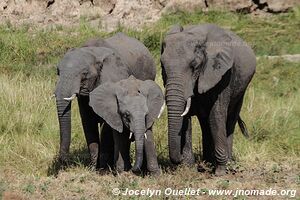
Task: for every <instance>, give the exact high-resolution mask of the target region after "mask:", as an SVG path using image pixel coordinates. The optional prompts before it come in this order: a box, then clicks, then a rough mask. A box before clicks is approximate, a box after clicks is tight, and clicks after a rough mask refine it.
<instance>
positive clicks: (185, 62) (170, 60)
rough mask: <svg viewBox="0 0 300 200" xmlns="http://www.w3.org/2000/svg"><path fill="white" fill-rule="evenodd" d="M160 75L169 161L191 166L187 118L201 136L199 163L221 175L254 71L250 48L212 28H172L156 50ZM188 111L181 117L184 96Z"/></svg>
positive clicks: (239, 121)
mask: <svg viewBox="0 0 300 200" xmlns="http://www.w3.org/2000/svg"><path fill="white" fill-rule="evenodd" d="M161 54H162V55H161V66H162V77H163V80H164V85H165V87H166V103H167V108H168V142H169V155H170V159H171V161H172V162H173V163H175V164H179V163H187V164H191V163H194V155H193V152H192V136H191V131H192V130H191V116H193V115H196V116H197V117H198V120H199V123H200V125H201V129H202V134H203V137H202V138H203V141H202V143H203V159H204V160H205V161H208V162H211V163H213V164H214V165H215V167H216V170H215V173H216V174H217V175H222V174H224V173H225V165H226V163H227V162H228V160H230V159H231V158H232V141H233V132H234V128H235V124H236V122H238V123H239V125H240V128H241V130H242V132H243V133H244V134H247V130H246V127H245V124H244V122H243V121H242V120H241V118H240V117H239V113H240V110H241V106H242V102H243V97H244V94H245V90H246V88H247V86H248V84H249V82H250V81H251V79H252V76H253V75H254V73H255V68H256V59H255V55H254V53H253V51H252V49H251V48H250V47H249V46H247V45H246V44H245V43H243V41H242V40H241V39H240V38H239V37H238V36H237V35H235V34H234V33H232V32H230V31H226V30H224V29H222V28H220V27H218V26H216V25H213V24H203V25H198V26H189V27H185V28H183V27H181V26H179V25H175V26H173V27H172V28H171V30H170V31H169V32H168V33H167V35H166V36H165V39H164V41H163V44H162V52H161ZM189 97H191V107H190V109H189V112H188V113H187V114H186V115H185V116H183V117H181V115H182V113H183V112H184V110H185V106H186V104H187V100H188V98H189Z"/></svg>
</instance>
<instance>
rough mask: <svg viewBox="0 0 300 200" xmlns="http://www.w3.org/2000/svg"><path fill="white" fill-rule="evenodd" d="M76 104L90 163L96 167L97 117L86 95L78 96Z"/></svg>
mask: <svg viewBox="0 0 300 200" xmlns="http://www.w3.org/2000/svg"><path fill="white" fill-rule="evenodd" d="M78 106H79V111H80V116H81V122H82V126H83V131H84V135H85V139H86V142H87V145H88V148H89V152H90V156H91V164H92V166H94V167H96V164H97V159H98V152H99V143H100V140H99V129H98V122H99V118H98V116H97V115H96V113H94V111H93V109H92V108H91V107H90V106H89V97H88V96H80V97H79V98H78Z"/></svg>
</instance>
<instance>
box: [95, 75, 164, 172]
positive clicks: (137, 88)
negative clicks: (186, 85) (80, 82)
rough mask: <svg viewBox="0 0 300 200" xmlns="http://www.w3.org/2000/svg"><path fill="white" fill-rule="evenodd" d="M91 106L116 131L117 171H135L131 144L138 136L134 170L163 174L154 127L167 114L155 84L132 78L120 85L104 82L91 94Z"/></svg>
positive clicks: (114, 135)
mask: <svg viewBox="0 0 300 200" xmlns="http://www.w3.org/2000/svg"><path fill="white" fill-rule="evenodd" d="M89 104H90V106H91V107H92V108H93V110H94V111H95V113H97V114H98V115H99V116H100V117H101V118H103V119H104V120H105V122H106V123H107V124H109V125H110V126H111V127H112V128H113V129H114V131H113V138H114V152H115V153H114V163H115V167H116V170H117V171H119V172H121V171H123V170H125V171H128V170H129V169H130V168H131V163H130V142H131V137H132V136H134V139H135V164H134V167H133V168H132V171H133V172H134V173H139V172H140V171H141V168H142V165H144V166H147V169H148V170H149V172H150V173H151V174H159V173H160V170H159V167H158V163H157V156H156V151H155V145H154V138H153V134H152V126H153V123H154V120H155V119H156V118H158V116H159V115H160V114H161V112H162V111H163V107H164V96H163V93H162V91H161V89H160V87H159V86H158V85H157V84H156V83H155V82H154V81H152V80H146V81H141V80H138V79H136V78H135V77H134V76H130V77H129V78H128V79H124V80H121V81H119V82H116V83H112V82H108V83H104V84H102V85H100V86H99V87H97V88H96V89H95V90H93V91H92V92H91V93H90V103H89ZM144 155H145V157H146V159H144ZM143 159H144V162H143Z"/></svg>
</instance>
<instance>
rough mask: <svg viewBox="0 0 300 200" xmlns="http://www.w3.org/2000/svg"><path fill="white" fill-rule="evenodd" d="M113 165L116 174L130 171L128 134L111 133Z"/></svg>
mask: <svg viewBox="0 0 300 200" xmlns="http://www.w3.org/2000/svg"><path fill="white" fill-rule="evenodd" d="M113 138H114V163H115V169H116V171H117V172H123V171H128V170H130V169H131V163H130V141H129V133H119V132H117V131H113Z"/></svg>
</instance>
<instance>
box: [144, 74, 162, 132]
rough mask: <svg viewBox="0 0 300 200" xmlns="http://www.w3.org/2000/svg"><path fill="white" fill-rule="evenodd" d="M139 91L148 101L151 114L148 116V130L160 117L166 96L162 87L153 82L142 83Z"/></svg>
mask: <svg viewBox="0 0 300 200" xmlns="http://www.w3.org/2000/svg"><path fill="white" fill-rule="evenodd" d="M139 90H140V92H141V93H142V94H143V95H144V96H145V97H146V99H147V106H148V110H149V112H148V114H147V116H146V127H147V129H148V128H150V127H151V126H152V125H153V123H154V120H155V119H157V117H158V115H159V112H160V109H161V107H162V106H163V104H164V95H163V93H162V90H161V89H160V87H159V86H158V85H157V84H156V83H155V82H154V81H152V80H146V81H141V83H140V88H139Z"/></svg>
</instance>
